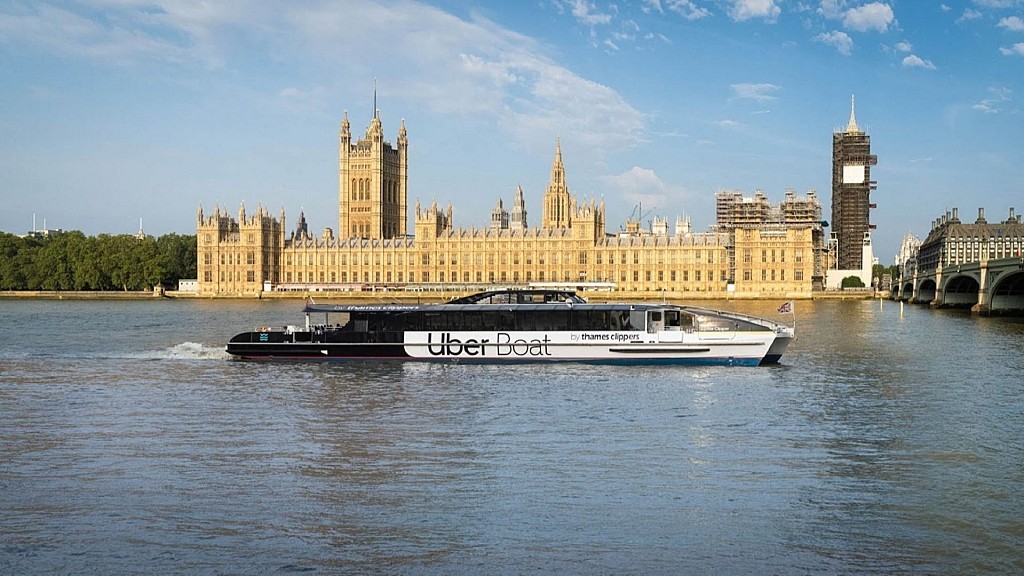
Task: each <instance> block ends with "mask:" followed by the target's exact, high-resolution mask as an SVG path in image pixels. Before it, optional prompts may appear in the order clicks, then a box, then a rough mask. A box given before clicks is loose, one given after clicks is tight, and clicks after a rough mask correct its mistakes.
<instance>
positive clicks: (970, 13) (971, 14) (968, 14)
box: [956, 8, 981, 24]
mask: <svg viewBox="0 0 1024 576" xmlns="http://www.w3.org/2000/svg"><path fill="white" fill-rule="evenodd" d="M978 18H981V12H978V11H977V10H971V9H970V8H967V9H965V10H964V13H963V14H961V15H960V17H959V18H957V19H956V23H957V24H960V23H961V22H966V21H968V20H977V19H978Z"/></svg>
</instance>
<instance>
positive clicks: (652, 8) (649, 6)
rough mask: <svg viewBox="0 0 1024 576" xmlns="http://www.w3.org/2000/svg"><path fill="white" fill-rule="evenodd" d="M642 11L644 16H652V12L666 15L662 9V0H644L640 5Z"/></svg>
mask: <svg viewBox="0 0 1024 576" xmlns="http://www.w3.org/2000/svg"><path fill="white" fill-rule="evenodd" d="M640 11H641V12H643V13H644V14H650V13H651V12H657V13H658V14H664V13H665V10H664V9H663V8H662V7H661V0H643V1H642V2H641V3H640Z"/></svg>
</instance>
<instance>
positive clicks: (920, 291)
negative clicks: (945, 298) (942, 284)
mask: <svg viewBox="0 0 1024 576" xmlns="http://www.w3.org/2000/svg"><path fill="white" fill-rule="evenodd" d="M935 294H936V289H935V280H934V279H932V278H925V279H924V280H922V281H921V284H920V285H919V286H918V287H917V301H918V302H921V303H923V304H928V303H929V302H932V301H934V300H935Z"/></svg>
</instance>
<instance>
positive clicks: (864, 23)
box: [843, 2, 894, 32]
mask: <svg viewBox="0 0 1024 576" xmlns="http://www.w3.org/2000/svg"><path fill="white" fill-rule="evenodd" d="M893 19H894V16H893V13H892V7H890V6H889V5H888V4H882V3H881V2H873V3H871V4H865V5H864V6H859V7H857V8H851V9H850V10H847V11H846V13H845V14H844V15H843V26H844V27H845V28H847V29H848V30H855V31H857V32H868V31H871V30H874V31H876V32H885V31H887V30H888V29H889V25H890V24H892V22H893Z"/></svg>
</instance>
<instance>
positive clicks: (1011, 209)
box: [1010, 206, 1017, 222]
mask: <svg viewBox="0 0 1024 576" xmlns="http://www.w3.org/2000/svg"><path fill="white" fill-rule="evenodd" d="M1016 219H1017V216H1016V210H1014V209H1013V206H1010V222H1013V221H1014V220H1016Z"/></svg>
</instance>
